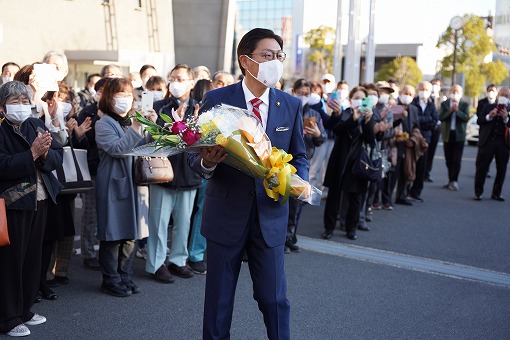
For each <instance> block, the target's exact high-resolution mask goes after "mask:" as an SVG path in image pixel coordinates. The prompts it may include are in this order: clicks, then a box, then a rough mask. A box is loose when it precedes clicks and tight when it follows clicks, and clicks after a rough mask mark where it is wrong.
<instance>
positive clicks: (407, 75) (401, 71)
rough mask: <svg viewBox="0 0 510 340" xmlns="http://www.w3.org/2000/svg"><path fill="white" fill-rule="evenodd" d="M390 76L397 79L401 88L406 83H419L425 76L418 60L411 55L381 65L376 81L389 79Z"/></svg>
mask: <svg viewBox="0 0 510 340" xmlns="http://www.w3.org/2000/svg"><path fill="white" fill-rule="evenodd" d="M390 78H393V79H395V81H396V82H397V85H398V87H399V88H402V86H404V85H412V86H415V87H416V85H418V83H419V82H420V81H421V80H422V78H423V73H422V72H421V70H420V68H419V67H418V64H416V61H415V60H414V59H413V58H411V57H399V58H395V59H393V60H392V61H390V62H389V63H386V64H384V65H382V66H381V68H380V69H379V71H378V72H377V76H376V79H375V80H376V81H379V80H386V81H387V80H388V79H390Z"/></svg>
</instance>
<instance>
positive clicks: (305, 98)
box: [296, 96, 310, 107]
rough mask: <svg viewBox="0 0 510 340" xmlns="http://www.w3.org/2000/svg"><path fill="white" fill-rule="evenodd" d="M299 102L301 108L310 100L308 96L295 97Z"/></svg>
mask: <svg viewBox="0 0 510 340" xmlns="http://www.w3.org/2000/svg"><path fill="white" fill-rule="evenodd" d="M296 98H298V99H299V100H301V106H303V107H304V106H305V105H306V104H308V100H309V99H310V96H296Z"/></svg>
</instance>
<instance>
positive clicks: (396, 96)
mask: <svg viewBox="0 0 510 340" xmlns="http://www.w3.org/2000/svg"><path fill="white" fill-rule="evenodd" d="M391 96H392V97H393V98H394V99H398V92H397V91H395V92H393V93H392V94H391Z"/></svg>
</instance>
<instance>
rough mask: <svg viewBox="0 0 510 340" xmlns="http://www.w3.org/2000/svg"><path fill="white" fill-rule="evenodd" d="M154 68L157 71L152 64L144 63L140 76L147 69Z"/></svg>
mask: <svg viewBox="0 0 510 340" xmlns="http://www.w3.org/2000/svg"><path fill="white" fill-rule="evenodd" d="M150 68H151V69H153V70H154V71H156V68H155V67H154V66H152V65H148V64H147V65H143V66H142V67H141V68H140V77H141V76H142V74H143V73H144V72H145V71H147V70H148V69H150Z"/></svg>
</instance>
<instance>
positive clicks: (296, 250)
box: [285, 240, 301, 253]
mask: <svg viewBox="0 0 510 340" xmlns="http://www.w3.org/2000/svg"><path fill="white" fill-rule="evenodd" d="M285 248H289V251H291V252H293V253H299V252H301V248H299V247H298V246H296V245H295V244H294V243H292V241H290V240H287V242H285Z"/></svg>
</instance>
